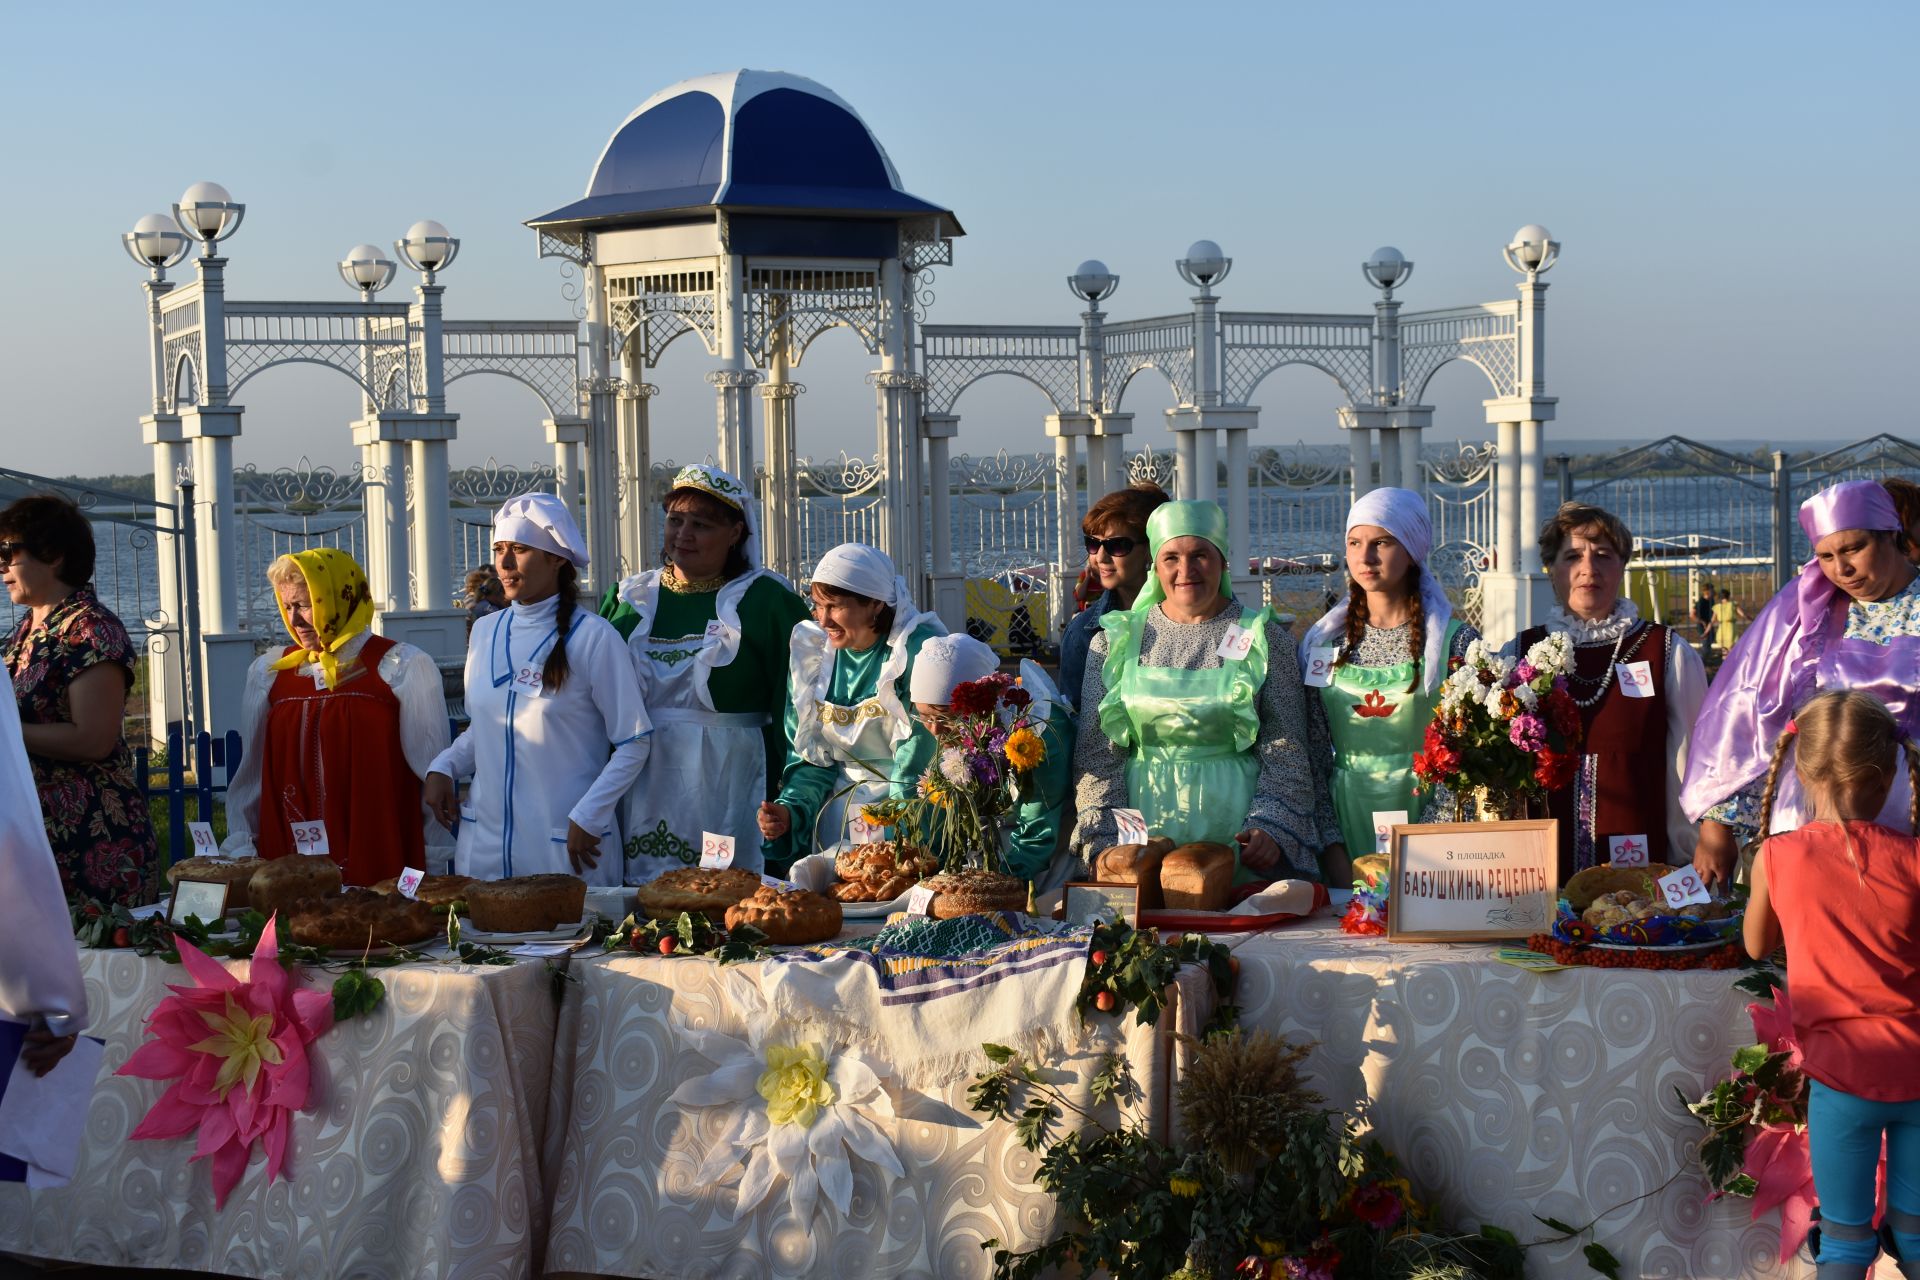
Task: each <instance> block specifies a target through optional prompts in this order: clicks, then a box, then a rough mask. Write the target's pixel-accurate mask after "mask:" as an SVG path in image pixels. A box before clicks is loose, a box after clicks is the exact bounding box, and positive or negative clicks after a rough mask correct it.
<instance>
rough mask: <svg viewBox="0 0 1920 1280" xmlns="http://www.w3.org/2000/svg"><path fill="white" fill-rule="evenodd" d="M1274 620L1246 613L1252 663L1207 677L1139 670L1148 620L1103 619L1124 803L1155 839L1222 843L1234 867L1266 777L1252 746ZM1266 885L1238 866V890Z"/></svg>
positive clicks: (1231, 662) (1226, 666) (1177, 670)
mask: <svg viewBox="0 0 1920 1280" xmlns="http://www.w3.org/2000/svg"><path fill="white" fill-rule="evenodd" d="M1270 616H1271V610H1268V609H1261V610H1260V611H1259V613H1257V614H1254V615H1253V616H1252V617H1251V618H1248V617H1246V616H1244V615H1243V617H1242V619H1241V621H1240V622H1239V623H1237V624H1236V625H1237V626H1246V625H1249V624H1251V626H1252V628H1253V643H1252V646H1251V647H1250V648H1249V649H1248V651H1247V653H1246V656H1244V657H1241V658H1228V659H1225V660H1224V662H1223V663H1222V665H1220V666H1218V667H1213V668H1209V669H1207V670H1202V671H1191V670H1187V669H1185V668H1181V667H1149V666H1144V665H1142V664H1141V662H1140V660H1139V659H1140V633H1141V628H1142V627H1143V625H1144V623H1145V618H1144V615H1139V614H1135V613H1132V612H1119V611H1116V612H1113V613H1110V614H1108V615H1107V616H1106V617H1105V618H1103V619H1101V624H1100V625H1101V627H1102V628H1103V629H1104V630H1105V631H1106V632H1107V644H1108V652H1107V659H1106V664H1105V666H1104V667H1103V668H1102V671H1103V674H1104V675H1105V677H1106V681H1107V694H1106V697H1104V698H1103V699H1102V700H1101V702H1100V727H1101V728H1102V729H1103V730H1105V731H1106V734H1107V736H1108V737H1109V738H1111V739H1112V740H1113V743H1114V745H1115V746H1116V747H1118V748H1119V749H1120V750H1122V751H1123V752H1125V753H1126V754H1127V795H1128V798H1129V800H1130V801H1131V807H1133V808H1135V809H1138V810H1139V811H1140V812H1141V814H1142V816H1144V817H1145V818H1146V820H1147V830H1148V831H1150V832H1152V833H1153V834H1154V835H1159V836H1165V837H1167V838H1168V839H1170V840H1172V841H1173V842H1174V843H1175V844H1188V843H1191V842H1193V841H1198V840H1205V841H1211V842H1213V843H1215V844H1224V845H1227V846H1229V847H1231V848H1233V849H1235V851H1236V859H1237V852H1238V848H1239V846H1238V845H1237V844H1236V843H1235V841H1234V837H1235V836H1237V835H1239V834H1240V833H1241V832H1242V831H1244V830H1245V829H1246V825H1247V812H1248V810H1250V809H1251V808H1252V807H1253V797H1254V786H1255V783H1256V782H1257V781H1258V779H1259V776H1260V761H1259V758H1258V757H1257V756H1255V754H1254V751H1253V744H1254V741H1255V739H1256V738H1258V736H1259V733H1260V712H1259V696H1260V686H1261V685H1262V684H1263V683H1265V681H1266V678H1267V628H1266V624H1267V620H1268V618H1269V617H1270ZM1265 878H1267V876H1266V873H1262V872H1255V871H1249V870H1246V869H1244V868H1242V867H1240V866H1239V865H1238V862H1237V860H1236V864H1235V868H1234V882H1235V883H1236V884H1239V883H1244V882H1246V881H1250V880H1257V879H1265Z"/></svg>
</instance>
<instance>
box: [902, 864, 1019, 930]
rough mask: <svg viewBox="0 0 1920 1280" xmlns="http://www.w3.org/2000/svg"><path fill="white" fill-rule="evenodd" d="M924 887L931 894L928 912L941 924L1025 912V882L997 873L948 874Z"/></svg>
mask: <svg viewBox="0 0 1920 1280" xmlns="http://www.w3.org/2000/svg"><path fill="white" fill-rule="evenodd" d="M925 884H926V886H927V888H929V889H932V890H933V905H932V906H931V908H930V910H931V911H932V913H933V915H934V916H935V917H936V918H938V919H941V920H951V919H953V918H954V917H955V916H974V915H979V914H981V913H982V912H986V911H1025V910H1026V909H1027V882H1026V881H1025V880H1019V879H1016V878H1015V877H1013V876H1003V875H1001V874H1000V873H999V872H997V871H950V872H947V873H945V874H943V875H937V876H935V877H933V878H932V879H931V880H928V881H926V882H925Z"/></svg>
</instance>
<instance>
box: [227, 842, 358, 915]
mask: <svg viewBox="0 0 1920 1280" xmlns="http://www.w3.org/2000/svg"><path fill="white" fill-rule="evenodd" d="M339 892H340V868H339V867H338V866H336V865H334V861H333V859H332V858H327V857H315V856H311V855H307V854H299V853H290V854H288V855H286V856H285V857H283V858H271V859H269V860H268V861H267V863H266V865H264V866H262V867H261V868H260V869H259V870H258V871H255V872H254V873H253V879H251V880H249V881H248V882H247V900H248V901H249V902H251V903H252V904H253V909H254V910H255V911H258V912H261V913H262V914H264V915H272V914H273V913H274V912H276V911H278V910H280V909H281V908H282V907H285V906H288V905H290V904H292V903H295V902H298V901H299V900H300V899H302V898H330V897H333V896H334V895H335V894H337V893H339Z"/></svg>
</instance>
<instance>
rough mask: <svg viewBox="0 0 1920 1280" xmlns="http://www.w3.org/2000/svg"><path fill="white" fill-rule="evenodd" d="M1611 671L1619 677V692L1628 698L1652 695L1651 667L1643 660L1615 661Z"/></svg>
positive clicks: (1649, 696)
mask: <svg viewBox="0 0 1920 1280" xmlns="http://www.w3.org/2000/svg"><path fill="white" fill-rule="evenodd" d="M1613 671H1614V674H1615V675H1616V676H1618V677H1619V679H1620V692H1621V693H1624V694H1626V695H1627V696H1628V697H1629V698H1651V697H1652V696H1653V668H1652V667H1651V666H1649V665H1647V663H1645V662H1616V663H1615V664H1614V666H1613Z"/></svg>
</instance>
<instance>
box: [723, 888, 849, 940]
mask: <svg viewBox="0 0 1920 1280" xmlns="http://www.w3.org/2000/svg"><path fill="white" fill-rule="evenodd" d="M743 924H746V925H752V926H753V927H754V928H756V929H758V930H759V931H760V932H762V933H764V934H766V935H767V941H768V942H774V943H778V944H779V945H781V946H785V947H797V946H804V945H805V944H807V943H809V942H825V941H827V940H828V939H829V938H834V937H838V936H839V934H840V904H839V903H838V902H835V901H834V900H833V899H832V898H826V897H822V896H821V895H820V894H817V893H811V892H809V891H808V890H805V889H776V888H774V887H773V886H772V885H766V884H763V885H760V886H759V887H758V888H756V889H755V890H754V891H753V892H752V893H751V894H749V895H748V896H747V897H745V898H742V899H741V900H740V901H738V902H736V903H734V904H733V905H732V906H730V907H728V908H727V928H729V929H733V928H737V927H738V926H740V925H743Z"/></svg>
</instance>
